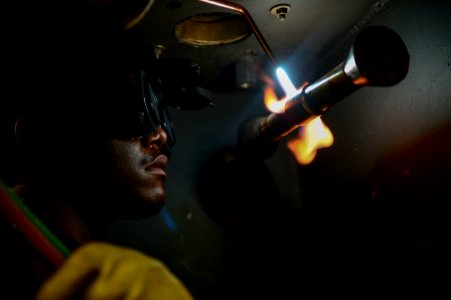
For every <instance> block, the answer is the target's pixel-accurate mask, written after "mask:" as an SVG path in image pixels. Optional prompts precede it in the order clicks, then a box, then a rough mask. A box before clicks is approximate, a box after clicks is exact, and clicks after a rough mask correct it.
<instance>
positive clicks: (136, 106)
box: [101, 70, 175, 156]
mask: <svg viewBox="0 0 451 300" xmlns="http://www.w3.org/2000/svg"><path fill="white" fill-rule="evenodd" d="M130 75H131V76H130V77H129V84H130V85H129V86H128V88H127V92H126V93H125V94H122V95H119V97H118V95H111V98H110V99H118V100H117V102H116V103H118V104H115V102H114V101H112V102H110V104H109V105H107V106H104V113H103V114H102V115H103V116H105V117H106V118H108V119H109V121H106V123H104V125H103V126H101V127H102V128H104V129H105V130H106V134H107V135H109V136H112V137H115V138H120V139H126V140H128V139H132V140H139V139H141V138H143V137H144V136H145V135H148V134H152V133H155V132H157V129H158V128H161V129H163V130H164V131H165V132H166V135H167V141H166V143H165V144H164V145H163V148H162V152H163V153H165V154H166V155H168V156H169V155H171V154H172V153H173V148H174V145H175V133H174V128H173V124H172V122H171V119H170V117H169V113H168V111H167V109H166V107H167V104H166V103H165V102H164V101H161V98H162V97H159V96H158V95H157V88H158V87H157V85H156V84H155V83H154V79H153V78H152V76H151V75H150V72H146V71H145V70H139V71H137V72H133V74H130ZM120 99H122V100H120ZM123 99H126V100H127V105H124V102H123Z"/></svg>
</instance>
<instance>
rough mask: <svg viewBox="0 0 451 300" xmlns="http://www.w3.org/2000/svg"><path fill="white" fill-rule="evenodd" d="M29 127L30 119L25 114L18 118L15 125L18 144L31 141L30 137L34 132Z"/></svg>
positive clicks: (21, 144)
mask: <svg viewBox="0 0 451 300" xmlns="http://www.w3.org/2000/svg"><path fill="white" fill-rule="evenodd" d="M29 127H30V126H29V125H28V120H27V118H26V117H25V116H23V115H22V116H20V117H19V118H18V119H17V120H16V124H15V125H14V136H15V137H16V142H17V144H18V145H20V146H23V145H25V144H29V143H31V140H30V138H31V136H32V133H31V132H30V128H29Z"/></svg>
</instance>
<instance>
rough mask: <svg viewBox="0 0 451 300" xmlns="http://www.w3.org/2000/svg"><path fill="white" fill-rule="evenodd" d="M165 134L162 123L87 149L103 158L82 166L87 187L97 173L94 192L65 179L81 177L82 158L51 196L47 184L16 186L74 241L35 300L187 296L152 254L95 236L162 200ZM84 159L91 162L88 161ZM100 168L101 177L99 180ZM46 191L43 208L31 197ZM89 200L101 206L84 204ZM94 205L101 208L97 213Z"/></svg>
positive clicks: (154, 210) (64, 161)
mask: <svg viewBox="0 0 451 300" xmlns="http://www.w3.org/2000/svg"><path fill="white" fill-rule="evenodd" d="M166 140H167V135H166V132H165V131H164V130H163V129H161V128H157V131H156V132H154V133H149V134H145V135H143V136H142V137H138V138H130V139H124V138H120V139H119V138H104V139H101V140H100V142H99V143H98V144H97V146H98V149H96V150H95V151H94V152H95V153H98V154H100V155H101V157H102V161H101V162H100V161H97V162H98V164H97V165H96V166H93V167H91V168H90V169H88V172H89V171H91V172H92V174H91V176H87V178H88V181H87V182H85V186H90V187H92V186H94V185H96V182H89V179H95V178H97V179H99V180H97V181H98V182H101V183H100V184H99V185H98V186H97V189H95V190H86V189H83V188H82V189H80V184H79V183H78V181H75V180H72V179H73V178H76V177H79V176H80V175H83V174H79V173H78V172H79V171H80V170H83V169H84V168H86V167H88V168H89V166H88V165H81V164H77V166H76V167H74V169H77V171H76V172H75V173H74V174H70V175H68V176H67V177H64V179H63V181H64V180H65V182H66V183H65V184H64V188H61V187H59V188H58V189H57V191H58V193H56V194H55V193H54V190H55V189H54V188H52V187H44V188H38V189H33V188H32V187H25V188H24V187H23V186H22V187H21V189H19V191H20V190H22V192H23V193H24V201H25V202H26V203H27V202H28V199H32V202H33V206H34V207H37V208H38V212H43V214H42V215H41V216H43V217H44V218H43V220H44V221H45V222H48V223H49V224H50V225H51V227H53V228H58V229H59V231H58V233H59V234H61V235H63V236H64V239H65V240H70V241H74V242H75V243H77V244H80V246H78V247H76V248H75V249H74V251H73V252H72V253H71V255H70V256H69V257H68V258H67V259H66V261H65V262H64V264H63V265H62V266H61V267H60V268H59V269H58V270H56V271H55V272H54V273H53V274H52V275H51V276H50V277H49V278H48V279H46V281H45V282H44V284H43V285H42V287H41V288H40V290H39V291H38V294H37V299H73V297H80V298H83V299H93V300H94V299H128V297H136V298H133V299H150V300H151V299H162V300H164V299H182V300H185V299H186V300H188V299H192V296H191V295H190V293H189V291H188V290H187V289H186V288H185V287H184V285H183V284H182V283H181V282H180V281H179V280H178V279H177V278H176V277H175V276H174V275H173V274H172V273H171V272H170V271H169V270H168V269H167V268H166V266H165V265H164V264H163V263H161V262H160V261H159V260H158V259H155V258H152V257H148V256H146V255H144V254H142V253H140V252H138V251H135V250H132V249H128V248H124V247H119V246H116V245H112V244H108V243H105V242H101V241H102V235H103V234H104V233H105V230H106V229H107V228H108V227H109V226H110V225H111V223H112V222H114V221H115V220H120V219H123V218H140V217H143V216H149V215H154V214H156V213H158V212H159V211H160V209H161V208H162V206H163V205H164V203H165V198H166V197H165V188H164V183H165V180H166V172H165V167H166V163H167V156H166V155H164V154H162V152H161V149H162V147H163V146H164V145H165V143H166ZM69 152H70V151H69ZM68 156H69V157H70V155H68ZM96 157H98V156H96ZM45 161H46V162H47V163H49V164H50V165H52V167H53V168H55V165H60V166H61V167H63V168H64V167H66V169H67V170H68V171H72V168H70V164H68V163H67V159H55V161H50V162H49V161H48V160H45ZM77 161H82V160H80V159H77ZM88 163H92V160H90V159H87V160H86V164H88ZM105 167H106V168H105ZM58 168H59V167H56V169H58ZM47 173H49V172H47ZM101 174H104V175H105V174H108V175H107V176H106V177H105V178H103V179H102V180H100V178H99V177H98V176H102V175H101ZM74 175H75V176H74ZM61 178H62V177H61V174H58V173H57V174H55V176H54V179H55V180H57V182H61ZM68 179H69V180H68ZM71 187H72V188H71ZM49 188H50V189H49ZM52 192H53V193H52ZM83 193H85V195H84V196H85V199H84V201H80V198H79V197H83ZM45 197H50V198H51V201H49V200H48V199H46V200H45V201H46V205H45V209H39V203H38V200H39V199H41V200H42V199H45ZM77 200H78V202H77ZM93 201H98V202H99V203H101V204H102V205H107V206H106V207H103V206H102V205H95V204H94V205H89V203H91V204H92V203H93ZM109 202H111V204H112V205H111V206H108V203H109ZM86 204H87V205H88V206H85V205H86ZM100 207H102V208H103V210H102V211H98V209H99V208H100ZM121 207H122V210H121V209H120V208H121ZM41 208H42V206H41ZM125 208H126V209H125ZM87 212H89V213H87Z"/></svg>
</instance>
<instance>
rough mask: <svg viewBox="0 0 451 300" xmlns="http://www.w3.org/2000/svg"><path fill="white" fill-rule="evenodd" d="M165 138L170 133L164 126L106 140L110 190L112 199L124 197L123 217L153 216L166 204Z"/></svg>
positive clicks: (122, 204) (105, 156)
mask: <svg viewBox="0 0 451 300" xmlns="http://www.w3.org/2000/svg"><path fill="white" fill-rule="evenodd" d="M166 140H167V135H166V133H165V131H164V130H163V129H161V128H158V129H157V132H155V133H149V134H146V135H143V136H142V137H140V138H133V139H119V138H109V139H106V140H105V148H104V155H103V158H104V163H105V165H106V170H107V176H108V178H109V179H111V180H110V181H109V182H111V186H110V188H111V191H110V192H112V194H113V197H112V199H113V198H116V197H114V196H118V195H120V196H121V198H123V199H119V201H118V202H117V210H118V212H119V213H120V214H121V215H122V217H126V218H128V217H131V218H135V217H148V216H152V215H154V214H157V213H158V212H159V211H160V209H161V208H162V207H163V206H164V204H165V201H166V199H165V198H166V195H165V189H164V183H165V180H166V172H165V169H166V164H167V160H168V158H167V156H166V155H165V154H163V153H162V151H161V149H162V147H163V146H164V145H165V143H166ZM105 188H107V189H108V188H109V187H108V186H105ZM116 192H117V194H115V193H116ZM115 203H116V202H115ZM110 204H113V205H114V203H110Z"/></svg>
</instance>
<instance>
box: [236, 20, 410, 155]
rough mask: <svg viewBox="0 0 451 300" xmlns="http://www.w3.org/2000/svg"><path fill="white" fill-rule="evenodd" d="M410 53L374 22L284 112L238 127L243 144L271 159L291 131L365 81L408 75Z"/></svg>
mask: <svg viewBox="0 0 451 300" xmlns="http://www.w3.org/2000/svg"><path fill="white" fill-rule="evenodd" d="M409 60H410V59H409V53H408V51H407V48H406V46H405V44H404V42H403V41H402V39H401V38H400V37H399V35H398V34H397V33H395V32H394V31H393V30H391V29H389V28H388V27H385V26H370V27H367V28H365V29H363V30H362V31H361V32H359V34H358V35H357V37H356V39H355V40H354V43H353V45H352V47H351V50H350V52H349V54H348V56H347V58H346V60H345V61H343V62H342V63H340V64H339V65H338V66H337V67H335V68H334V69H332V70H331V71H330V72H328V73H327V74H325V75H324V76H323V77H321V78H320V79H318V80H317V81H315V82H313V83H311V84H308V85H307V86H306V87H305V88H304V89H303V91H302V92H301V93H300V94H299V95H297V96H296V97H294V98H292V99H290V100H289V101H287V102H286V104H285V111H284V112H283V113H271V114H270V115H268V116H266V117H256V118H251V119H248V120H246V121H245V122H243V123H242V124H241V125H240V127H239V129H238V146H239V147H240V148H241V149H242V151H244V152H249V154H252V155H254V156H255V155H256V156H258V157H260V158H266V157H268V156H270V155H272V154H273V153H274V151H275V149H276V145H277V142H278V141H279V140H280V139H281V138H282V137H283V136H285V135H287V134H288V133H290V132H291V131H293V130H294V129H296V128H298V127H299V126H302V125H305V124H307V123H308V122H309V121H311V120H312V119H314V118H316V117H317V116H321V115H323V114H325V113H326V112H327V111H328V110H329V109H330V107H331V106H333V105H334V104H336V103H337V102H339V101H341V100H342V99H344V98H345V97H346V96H348V95H349V94H351V93H353V92H354V91H356V90H358V89H360V88H361V87H363V86H367V85H372V86H391V85H395V84H397V83H398V82H400V81H401V80H402V79H404V78H405V76H406V75H407V72H408V67H409Z"/></svg>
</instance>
